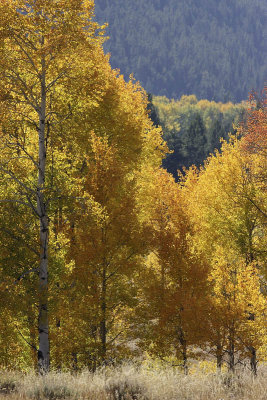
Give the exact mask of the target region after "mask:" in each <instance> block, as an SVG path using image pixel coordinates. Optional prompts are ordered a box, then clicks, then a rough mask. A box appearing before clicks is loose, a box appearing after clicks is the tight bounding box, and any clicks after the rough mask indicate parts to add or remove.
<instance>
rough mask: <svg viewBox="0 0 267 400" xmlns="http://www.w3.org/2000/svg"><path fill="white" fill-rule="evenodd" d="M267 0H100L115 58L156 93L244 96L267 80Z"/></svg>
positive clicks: (108, 48)
mask: <svg viewBox="0 0 267 400" xmlns="http://www.w3.org/2000/svg"><path fill="white" fill-rule="evenodd" d="M265 13H266V2H265V1H264V0H257V1H253V2H248V1H244V0H233V1H224V0H205V1H201V2H200V1H198V0H190V1H188V0H164V1H161V0H153V1H146V0H138V1H134V2H133V1H131V0H117V1H111V0H97V1H96V16H97V20H98V21H101V22H108V24H109V28H108V29H107V33H108V35H109V37H110V39H109V41H108V42H107V43H106V45H105V49H106V51H108V52H111V65H112V66H113V67H115V68H119V69H120V70H121V72H122V73H123V74H125V75H126V77H127V76H128V75H129V74H131V73H133V74H134V76H135V77H136V79H138V80H140V82H141V84H142V85H143V87H144V88H145V89H146V90H147V91H149V92H151V93H153V94H154V95H164V96H167V97H169V98H178V97H180V96H181V95H183V94H187V95H190V94H192V93H194V94H196V95H197V97H198V98H200V99H202V98H204V99H209V100H215V101H229V100H230V101H234V102H237V101H241V100H245V99H246V98H247V94H248V92H249V91H251V90H252V89H256V90H257V89H259V88H261V87H262V86H263V84H264V79H266V63H265V59H266V44H265V39H264V38H265V36H266V24H265V19H264V15H265Z"/></svg>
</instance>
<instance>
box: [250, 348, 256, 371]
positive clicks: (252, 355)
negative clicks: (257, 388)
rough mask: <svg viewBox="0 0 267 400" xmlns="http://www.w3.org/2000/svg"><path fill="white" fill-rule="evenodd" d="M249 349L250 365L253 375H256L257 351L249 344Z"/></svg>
mask: <svg viewBox="0 0 267 400" xmlns="http://www.w3.org/2000/svg"><path fill="white" fill-rule="evenodd" d="M249 351H250V367H251V371H252V372H253V375H254V376H257V353H256V349H255V347H253V346H251V347H250V348H249Z"/></svg>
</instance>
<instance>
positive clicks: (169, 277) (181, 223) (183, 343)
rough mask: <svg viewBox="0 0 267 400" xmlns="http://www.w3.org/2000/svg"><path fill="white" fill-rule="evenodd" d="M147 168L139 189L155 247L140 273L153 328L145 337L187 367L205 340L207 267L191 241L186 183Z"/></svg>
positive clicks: (160, 353) (162, 354)
mask: <svg viewBox="0 0 267 400" xmlns="http://www.w3.org/2000/svg"><path fill="white" fill-rule="evenodd" d="M147 173H148V175H149V181H148V179H147V180H146V181H145V183H144V186H141V187H140V192H139V196H140V199H141V204H142V205H143V206H144V208H143V213H142V214H141V215H142V221H143V224H144V225H145V226H146V228H147V238H149V249H150V253H149V254H148V255H147V256H146V257H145V261H144V269H143V273H142V274H141V278H140V279H141V282H142V283H141V285H142V288H141V289H140V292H141V295H140V296H141V301H140V314H141V315H143V316H144V317H145V318H146V319H147V321H146V324H148V326H147V327H146V329H145V331H147V330H149V332H148V335H143V340H144V342H145V343H146V345H147V346H148V348H150V349H151V352H152V353H154V354H155V355H157V356H159V357H162V358H166V357H168V356H170V357H171V356H174V358H175V359H176V362H177V361H178V363H181V365H182V367H183V369H184V371H185V373H187V371H188V357H189V354H190V349H191V348H192V346H194V345H195V346H197V345H200V344H201V343H204V341H205V325H204V318H203V316H204V315H205V312H204V311H205V306H204V304H205V301H206V296H207V293H208V281H207V271H208V270H207V265H206V264H205V262H203V260H202V258H201V254H200V253H199V254H198V253H197V251H195V250H194V248H193V246H192V238H191V232H192V226H191V222H190V220H189V218H188V215H187V212H186V209H185V207H186V205H185V202H184V199H183V195H182V193H181V188H180V187H179V185H178V184H177V183H176V182H175V180H174V178H173V177H172V176H171V175H170V174H168V173H167V171H165V170H163V169H154V170H151V169H149V170H148V171H147ZM141 326H143V325H141Z"/></svg>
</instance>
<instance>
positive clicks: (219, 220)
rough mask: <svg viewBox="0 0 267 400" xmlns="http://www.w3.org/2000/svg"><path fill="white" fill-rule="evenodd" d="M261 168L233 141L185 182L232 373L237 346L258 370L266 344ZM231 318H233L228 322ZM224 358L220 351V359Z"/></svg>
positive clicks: (224, 145) (264, 243) (238, 143)
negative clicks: (258, 354) (258, 352)
mask: <svg viewBox="0 0 267 400" xmlns="http://www.w3.org/2000/svg"><path fill="white" fill-rule="evenodd" d="M256 168H257V164H256V163H255V161H254V160H253V159H248V158H247V157H246V156H245V155H244V153H243V150H242V141H240V140H239V139H238V138H237V137H232V139H231V141H230V143H228V144H227V143H226V142H223V144H222V152H221V153H219V152H217V153H216V154H215V155H214V156H211V157H210V158H209V159H208V160H207V162H206V164H205V166H204V167H203V168H201V169H200V171H198V170H197V169H196V168H191V169H190V170H189V171H188V172H187V176H186V179H185V184H184V191H185V193H186V199H187V203H188V209H189V210H190V215H191V219H192V221H194V226H195V228H194V229H195V234H194V241H195V245H196V246H197V247H199V248H200V249H202V250H203V253H204V254H205V255H206V259H207V262H208V263H209V264H210V267H211V270H210V271H211V272H210V277H211V278H210V279H211V282H213V290H214V295H213V296H212V297H211V304H212V302H213V301H215V303H217V305H216V306H215V307H214V310H215V319H214V320H213V322H212V319H213V317H211V322H212V324H213V323H214V325H213V329H214V330H215V331H216V332H217V333H218V335H217V337H218V339H220V340H219V341H218V343H217V345H216V346H217V349H218V348H221V350H222V347H223V343H226V347H227V348H226V351H227V353H228V355H229V366H230V369H234V364H235V362H234V354H235V347H238V350H239V351H241V350H242V352H243V353H244V352H245V349H246V350H248V349H249V353H250V357H251V363H252V365H253V370H254V372H255V371H256V361H255V352H256V350H257V349H256V348H255V347H254V344H253V343H257V345H256V347H257V348H260V347H261V346H262V341H261V340H262V339H263V337H264V335H262V331H261V329H260V328H259V325H261V326H262V325H263V326H264V318H265V316H264V315H265V312H266V311H265V312H263V309H262V308H261V307H262V304H263V303H262V296H263V295H262V294H261V291H260V287H261V286H262V284H263V283H264V282H262V281H261V280H262V279H261V278H262V273H261V272H262V271H264V269H265V265H266V230H265V226H264V223H263V219H262V213H261V211H260V210H259V209H257V208H256V207H255V206H254V203H255V204H257V203H258V202H259V201H260V203H262V200H263V203H262V204H263V206H264V204H265V200H264V193H263V188H262V186H261V185H259V184H258V181H257V180H256V179H254V178H253V176H254V173H253V171H255V169H256ZM251 268H252V270H251ZM226 282H228V283H226ZM252 282H253V283H252ZM230 287H232V289H231V290H228V289H229V288H230ZM215 293H216V294H215ZM244 293H246V296H245V295H244ZM255 293H256V294H255ZM242 296H243V297H242ZM244 296H245V297H244ZM241 298H242V301H241ZM215 303H214V304H215ZM245 308H246V310H245ZM238 309H239V311H238ZM227 310H228V311H227ZM229 310H232V311H231V313H230V314H229ZM233 310H235V311H234V314H233ZM216 313H217V315H220V317H219V320H218V319H217V317H216ZM213 315H214V314H213ZM250 315H255V316H256V315H257V317H255V320H254V319H250V321H251V323H250V327H251V335H249V334H248V332H247V330H246V334H245V335H242V334H241V333H240V332H245V330H242V329H243V328H242V327H243V326H247V320H248V318H249V316H250ZM227 316H229V319H225V318H226V317H227ZM227 318H228V317H227ZM222 321H224V322H223V323H222V324H221V322H222ZM230 321H231V322H230ZM218 322H219V325H218V324H217V323H218ZM216 325H217V328H216ZM226 328H227V329H226ZM237 331H238V332H239V334H237ZM252 332H254V333H253V334H252ZM225 335H226V337H225ZM248 338H251V343H250V344H248V341H249V339H248ZM225 339H226V341H225ZM241 343H242V344H243V345H241ZM244 343H246V344H245V345H244ZM221 355H222V353H221V352H218V354H217V357H221ZM218 364H220V362H218Z"/></svg>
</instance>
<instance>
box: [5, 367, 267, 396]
mask: <svg viewBox="0 0 267 400" xmlns="http://www.w3.org/2000/svg"><path fill="white" fill-rule="evenodd" d="M0 399H1V400H20V399H23V400H30V399H34V400H46V399H49V400H56V399H69V400H70V399H71V400H75V399H76V400H78V399H84V400H266V399H267V365H265V366H263V365H262V366H260V367H259V372H258V376H257V378H253V377H252V375H251V373H250V372H249V371H248V370H247V371H245V370H244V371H240V372H238V373H237V374H236V375H235V376H231V375H229V374H227V373H222V374H216V373H214V372H205V371H204V370H203V369H201V368H197V369H196V370H195V371H194V373H192V374H189V375H188V376H184V375H183V374H182V373H181V372H179V371H177V370H174V369H172V368H162V367H161V368H157V369H152V368H148V367H139V368H138V367H136V366H133V365H124V366H121V367H118V368H113V369H111V368H106V369H105V370H104V369H102V370H99V371H98V372H96V373H95V374H92V373H90V372H88V371H85V372H81V373H79V374H77V375H72V374H70V373H50V374H49V375H47V376H46V377H44V378H40V377H38V376H36V375H35V374H33V373H29V374H26V375H23V374H20V373H16V372H3V371H2V372H0Z"/></svg>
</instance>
